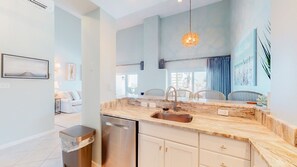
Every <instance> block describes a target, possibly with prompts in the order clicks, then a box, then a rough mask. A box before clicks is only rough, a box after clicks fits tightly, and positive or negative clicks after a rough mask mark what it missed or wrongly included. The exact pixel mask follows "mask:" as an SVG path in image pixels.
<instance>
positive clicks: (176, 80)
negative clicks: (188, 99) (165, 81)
mask: <svg viewBox="0 0 297 167" xmlns="http://www.w3.org/2000/svg"><path fill="white" fill-rule="evenodd" d="M169 77H170V78H169V84H170V85H171V86H174V87H175V88H176V89H186V90H189V91H192V92H197V91H199V90H203V89H206V72H205V71H195V72H172V73H170V75H169Z"/></svg>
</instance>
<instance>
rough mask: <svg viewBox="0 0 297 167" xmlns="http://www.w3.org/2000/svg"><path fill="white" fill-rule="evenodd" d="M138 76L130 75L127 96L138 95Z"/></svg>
mask: <svg viewBox="0 0 297 167" xmlns="http://www.w3.org/2000/svg"><path fill="white" fill-rule="evenodd" d="M137 78H138V76H137V75H136V74H133V75H128V90H127V96H135V95H137V92H136V91H137V85H138V82H137Z"/></svg>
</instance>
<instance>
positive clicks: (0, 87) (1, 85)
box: [0, 83, 10, 89]
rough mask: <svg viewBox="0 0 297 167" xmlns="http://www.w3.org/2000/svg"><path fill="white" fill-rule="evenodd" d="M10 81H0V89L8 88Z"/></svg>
mask: <svg viewBox="0 0 297 167" xmlns="http://www.w3.org/2000/svg"><path fill="white" fill-rule="evenodd" d="M9 88H10V83H0V89H9Z"/></svg>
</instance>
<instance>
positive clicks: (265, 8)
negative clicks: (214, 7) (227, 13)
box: [231, 0, 271, 94]
mask: <svg viewBox="0 0 297 167" xmlns="http://www.w3.org/2000/svg"><path fill="white" fill-rule="evenodd" d="M270 18H271V0H260V1H259V0H231V47H232V60H234V52H235V48H236V47H237V46H238V44H239V43H240V42H241V41H242V40H243V39H244V38H246V37H247V36H248V35H249V34H250V33H251V32H252V31H253V30H254V29H256V28H257V29H258V31H257V32H258V35H259V36H260V38H261V39H262V40H263V39H265V38H263V32H264V31H265V29H266V27H265V26H267V24H268V21H270V20H271V19H270ZM267 37H268V38H269V35H268V34H267ZM264 41H265V40H264ZM257 45H258V47H257V86H239V85H234V83H233V80H232V90H233V91H235V90H251V91H256V92H260V93H264V94H267V92H270V83H271V81H270V79H269V78H268V77H267V75H266V73H265V72H264V70H263V68H262V65H261V61H262V60H261V57H263V56H264V54H263V51H262V48H261V45H260V42H259V41H258V44H257ZM232 63H234V61H232ZM233 65H234V64H232V67H233ZM232 75H233V73H232Z"/></svg>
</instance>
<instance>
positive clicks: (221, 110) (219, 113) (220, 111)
mask: <svg viewBox="0 0 297 167" xmlns="http://www.w3.org/2000/svg"><path fill="white" fill-rule="evenodd" d="M218 115H223V116H228V115H229V111H228V110H224V109H218Z"/></svg>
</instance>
